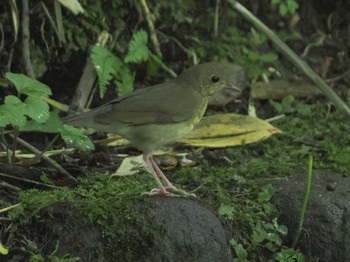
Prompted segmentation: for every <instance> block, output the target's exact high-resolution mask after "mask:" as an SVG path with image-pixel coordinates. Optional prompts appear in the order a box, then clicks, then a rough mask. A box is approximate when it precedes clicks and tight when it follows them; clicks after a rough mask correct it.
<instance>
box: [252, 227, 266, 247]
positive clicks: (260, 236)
mask: <svg viewBox="0 0 350 262" xmlns="http://www.w3.org/2000/svg"><path fill="white" fill-rule="evenodd" d="M251 237H252V242H253V243H254V244H260V243H261V242H263V241H264V240H265V239H267V237H268V233H267V232H266V230H265V229H264V228H263V226H262V225H261V223H260V222H257V223H256V225H255V227H254V229H253V233H252V236H251Z"/></svg>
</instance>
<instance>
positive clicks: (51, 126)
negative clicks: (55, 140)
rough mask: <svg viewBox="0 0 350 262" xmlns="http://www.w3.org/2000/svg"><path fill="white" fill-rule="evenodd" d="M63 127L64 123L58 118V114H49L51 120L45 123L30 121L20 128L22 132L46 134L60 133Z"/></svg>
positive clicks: (52, 112)
mask: <svg viewBox="0 0 350 262" xmlns="http://www.w3.org/2000/svg"><path fill="white" fill-rule="evenodd" d="M62 127H63V122H62V120H61V119H60V117H59V116H58V114H57V112H55V111H51V112H49V118H48V119H47V121H46V122H45V123H42V124H41V123H39V122H37V121H35V120H29V121H27V122H26V123H25V125H24V126H22V127H20V129H19V130H20V131H25V132H28V131H35V132H45V133H58V132H59V130H60V129H61V128H62Z"/></svg>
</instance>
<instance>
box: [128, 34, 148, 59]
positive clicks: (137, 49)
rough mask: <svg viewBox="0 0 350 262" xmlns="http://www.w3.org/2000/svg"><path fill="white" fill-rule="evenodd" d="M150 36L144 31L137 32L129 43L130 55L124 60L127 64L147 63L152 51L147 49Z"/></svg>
mask: <svg viewBox="0 0 350 262" xmlns="http://www.w3.org/2000/svg"><path fill="white" fill-rule="evenodd" d="M147 41H148V35H147V33H146V32H145V31H144V30H139V31H137V32H135V33H134V34H133V36H132V39H131V41H130V43H129V49H128V54H127V55H126V56H125V58H124V62H125V63H140V62H142V61H147V60H148V57H149V54H150V51H149V49H148V47H147Z"/></svg>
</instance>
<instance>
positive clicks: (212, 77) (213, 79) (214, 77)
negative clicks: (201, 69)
mask: <svg viewBox="0 0 350 262" xmlns="http://www.w3.org/2000/svg"><path fill="white" fill-rule="evenodd" d="M210 79H211V81H212V82H213V83H217V82H219V80H220V78H219V77H218V76H217V75H213V76H211V78H210Z"/></svg>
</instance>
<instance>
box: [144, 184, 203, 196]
mask: <svg viewBox="0 0 350 262" xmlns="http://www.w3.org/2000/svg"><path fill="white" fill-rule="evenodd" d="M167 189H168V190H171V191H173V192H174V193H178V194H173V193H170V192H168V191H167ZM141 195H147V196H170V197H179V196H185V197H194V198H197V196H196V195H195V194H193V193H187V192H186V191H184V190H181V189H178V188H176V187H174V186H166V187H164V188H162V189H161V188H153V189H152V190H151V191H150V192H144V193H142V194H141Z"/></svg>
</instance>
